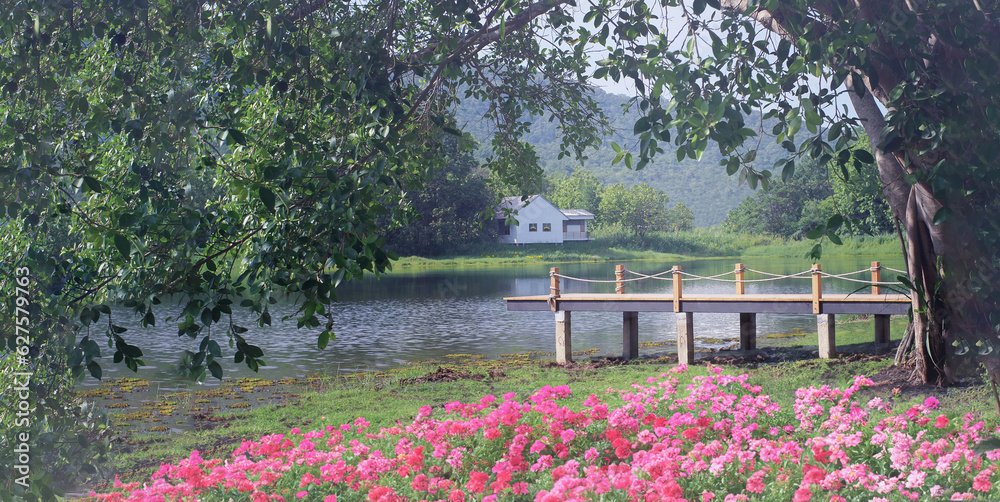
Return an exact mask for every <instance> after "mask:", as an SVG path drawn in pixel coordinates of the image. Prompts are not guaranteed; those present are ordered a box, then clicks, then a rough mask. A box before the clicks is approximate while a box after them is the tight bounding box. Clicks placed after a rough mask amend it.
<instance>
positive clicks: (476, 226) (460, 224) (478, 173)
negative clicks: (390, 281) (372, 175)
mask: <svg viewBox="0 0 1000 502" xmlns="http://www.w3.org/2000/svg"><path fill="white" fill-rule="evenodd" d="M448 148H449V154H448V159H447V162H446V163H445V165H444V167H443V168H442V169H440V170H438V171H436V172H434V174H433V175H432V176H431V177H430V179H428V180H427V181H426V182H425V183H424V186H423V187H421V188H419V189H417V190H414V191H411V192H409V193H407V195H406V201H407V203H408V204H409V205H410V208H411V209H412V210H413V211H414V212H415V213H416V215H417V216H416V218H415V219H413V220H412V221H410V222H409V223H407V224H405V225H399V226H398V227H397V228H394V229H389V230H387V231H386V234H385V237H386V246H387V247H388V248H389V249H390V250H392V251H393V252H395V253H396V254H398V255H400V256H410V255H420V256H436V255H441V254H444V253H448V252H452V251H453V250H455V249H460V248H463V247H468V246H470V245H476V244H478V243H482V242H484V241H486V240H495V239H496V232H497V230H496V228H495V225H494V224H493V223H494V219H495V216H494V207H495V204H494V202H495V199H496V197H495V196H494V195H493V191H492V190H491V189H490V187H489V186H488V184H487V177H488V174H487V173H486V172H484V170H483V169H480V168H479V164H478V163H476V161H475V159H473V157H472V155H471V154H469V153H468V152H465V151H461V150H459V148H458V146H457V144H455V142H450V143H449V146H448Z"/></svg>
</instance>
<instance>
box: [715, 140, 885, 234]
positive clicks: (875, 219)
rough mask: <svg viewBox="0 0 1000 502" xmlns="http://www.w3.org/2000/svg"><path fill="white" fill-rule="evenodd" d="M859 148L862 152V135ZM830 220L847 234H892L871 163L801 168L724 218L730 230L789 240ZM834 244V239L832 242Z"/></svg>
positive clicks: (879, 184) (724, 225)
mask: <svg viewBox="0 0 1000 502" xmlns="http://www.w3.org/2000/svg"><path fill="white" fill-rule="evenodd" d="M861 138H862V139H861V140H860V141H859V143H858V148H859V149H867V148H868V145H867V138H866V137H865V136H864V133H861ZM834 215H841V216H842V217H844V218H845V226H844V232H843V233H846V234H865V233H867V234H886V233H889V232H893V231H894V230H895V226H894V225H893V219H892V213H891V211H890V210H889V205H888V204H887V203H886V202H885V198H884V197H883V196H882V193H881V183H880V182H879V179H878V173H877V172H876V171H875V169H874V168H872V166H871V164H864V163H860V162H859V163H854V164H851V165H838V164H837V163H836V162H832V161H831V162H830V163H829V165H828V166H825V167H824V166H817V165H815V164H811V165H806V166H805V167H804V168H800V169H796V170H795V172H794V174H793V175H792V176H791V178H790V179H788V180H782V181H773V182H771V184H770V187H769V189H768V190H762V191H760V192H758V193H757V194H756V195H754V196H753V197H748V198H746V199H744V200H743V202H741V203H740V205H739V206H737V207H736V208H735V209H733V210H732V211H730V212H729V214H728V215H727V216H726V221H725V222H724V223H723V227H724V228H726V229H729V230H732V231H741V232H749V233H771V234H775V235H781V236H783V237H789V238H793V239H798V238H802V237H804V236H805V235H807V234H808V233H809V232H810V231H813V230H815V229H817V228H820V227H823V226H825V225H826V224H827V223H828V222H829V221H830V218H832V217H833V216H834ZM833 238H834V239H839V237H833Z"/></svg>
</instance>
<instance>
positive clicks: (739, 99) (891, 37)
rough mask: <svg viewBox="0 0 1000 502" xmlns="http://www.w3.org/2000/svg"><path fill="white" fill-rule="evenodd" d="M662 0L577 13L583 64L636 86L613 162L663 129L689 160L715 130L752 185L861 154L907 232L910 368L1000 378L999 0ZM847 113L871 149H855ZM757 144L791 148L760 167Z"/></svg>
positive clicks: (934, 376) (662, 136) (832, 225)
mask: <svg viewBox="0 0 1000 502" xmlns="http://www.w3.org/2000/svg"><path fill="white" fill-rule="evenodd" d="M665 3H666V5H668V6H677V7H679V12H680V13H682V15H678V16H677V17H675V18H673V19H676V22H671V21H670V20H669V16H668V19H664V18H663V17H661V15H660V11H659V10H656V9H652V8H651V7H650V6H648V5H647V4H646V3H645V2H643V1H641V0H626V1H624V2H613V1H611V0H603V1H601V2H599V4H600V8H599V9H597V10H595V11H591V12H590V13H588V14H587V15H586V16H585V17H584V22H585V23H589V22H594V28H593V30H591V29H589V26H588V27H587V28H585V29H584V30H581V33H580V35H581V38H583V37H593V39H595V40H596V41H597V42H598V44H600V45H602V46H603V47H604V49H605V50H606V51H607V53H608V54H609V57H607V58H606V59H604V60H602V61H600V62H599V63H598V64H599V66H600V67H599V68H598V69H597V70H596V71H595V76H596V77H605V76H607V77H610V78H612V79H614V80H616V81H617V80H620V79H627V80H629V81H630V82H631V83H634V85H635V87H636V90H637V93H638V95H639V96H638V97H637V98H636V100H635V101H634V103H635V104H636V105H638V107H639V109H640V110H642V111H643V116H642V117H641V118H640V120H638V121H637V122H636V123H635V127H634V131H635V132H636V133H637V134H639V136H640V141H639V144H638V145H637V148H635V150H634V151H630V150H628V149H625V148H622V149H621V152H622V153H620V154H619V156H618V158H617V159H616V160H620V161H622V162H623V163H625V164H626V165H635V166H637V167H642V166H645V165H648V163H649V162H650V160H651V159H652V158H653V157H655V156H657V155H659V154H662V153H665V152H666V150H665V149H666V148H667V147H666V145H669V144H671V143H673V144H675V145H680V147H679V148H677V150H676V153H677V158H678V159H684V158H694V159H699V158H703V155H705V153H706V150H707V149H708V147H709V145H710V141H713V142H714V143H715V144H717V145H718V150H719V153H720V154H721V155H722V156H723V158H722V161H721V163H722V165H723V166H724V167H725V169H726V170H727V172H729V173H730V174H734V175H737V176H739V177H740V178H742V179H745V180H746V181H747V182H748V184H749V185H750V186H751V187H755V186H758V185H763V186H765V187H766V186H767V185H768V184H769V183H770V181H771V178H772V172H774V173H781V177H782V178H784V179H786V180H787V179H789V178H790V177H791V174H792V173H793V172H794V171H795V170H796V169H797V166H801V165H802V164H803V163H802V158H803V157H807V156H808V157H812V158H814V159H816V160H817V161H818V164H819V165H821V166H822V165H826V164H827V163H829V162H831V161H832V162H835V163H836V165H837V166H838V167H839V166H846V165H854V164H855V163H857V164H858V165H862V164H871V163H873V162H874V163H875V164H876V165H877V167H878V173H879V178H880V181H881V184H882V187H883V190H882V192H883V194H884V195H885V197H886V200H887V202H888V203H889V206H890V207H891V209H892V212H893V217H894V218H895V219H897V220H898V221H899V222H900V223H901V227H902V229H903V231H904V233H905V237H906V242H905V246H906V249H907V258H908V259H907V265H908V272H909V273H908V275H909V280H910V281H911V285H912V291H913V294H914V297H915V302H914V327H915V332H916V335H915V337H914V340H915V342H916V343H915V345H914V349H915V350H914V353H915V355H916V357H915V361H916V365H917V374H919V375H920V378H921V379H922V380H923V381H925V382H937V383H939V384H947V383H949V382H951V381H953V380H954V379H955V378H956V375H957V374H959V373H960V372H961V371H974V370H975V369H976V368H977V366H978V364H980V363H986V364H988V365H990V366H991V367H992V368H993V369H992V370H991V371H993V372H994V375H996V376H995V378H996V379H998V380H1000V358H998V357H997V354H998V353H1000V352H998V351H997V350H996V345H995V342H994V341H995V338H996V333H998V332H1000V286H998V285H1000V227H998V226H997V225H996V222H997V221H1000V206H998V205H997V200H1000V169H997V168H996V166H997V165H998V160H1000V71H998V69H1000V26H998V25H997V22H996V20H997V16H998V13H1000V4H998V2H997V1H995V0H986V1H983V0H957V1H950V2H913V1H910V0H892V1H884V0H880V1H875V0H856V1H842V0H766V1H759V2H758V1H753V0H696V1H692V2H683V1H681V0H676V1H667V2H665ZM709 7H712V8H709ZM605 19H612V20H614V22H615V23H616V25H615V29H614V31H613V32H612V31H610V30H606V29H604V27H603V26H602V22H603V21H604V20H605ZM585 26H586V25H585ZM848 101H849V102H850V104H851V105H852V108H853V111H852V110H851V109H850V108H848V106H846V102H848ZM842 105H843V106H842ZM751 113H758V114H760V116H762V120H763V121H765V122H766V121H769V120H773V121H774V122H773V126H772V127H769V128H761V127H757V126H756V125H755V124H753V123H751V122H750V121H748V120H747V118H746V117H747V116H748V115H750V114H751ZM859 127H863V128H864V130H865V132H866V133H867V134H868V136H869V138H870V140H871V144H872V150H873V152H874V155H872V153H869V152H868V151H865V150H861V149H857V148H855V146H854V145H855V140H856V139H857V134H856V133H855V128H859ZM762 144H779V145H781V146H782V147H784V148H785V149H786V150H787V151H788V153H789V155H788V156H787V158H783V159H780V160H779V161H778V162H777V163H775V164H774V165H773V166H761V165H759V164H758V163H757V162H756V160H757V155H758V154H759V152H760V148H759V147H760V145H762ZM613 146H614V145H613ZM817 209H821V208H817ZM843 226H844V217H843V216H842V215H834V216H832V217H831V218H830V219H829V220H827V222H826V223H825V224H823V225H821V226H819V227H817V228H816V229H814V231H813V232H812V233H811V234H810V235H811V236H813V237H817V238H823V237H824V236H825V237H828V238H829V239H831V240H834V239H835V238H836V237H835V236H836V235H837V234H838V233H839V232H840V231H841V229H842V228H843ZM820 250H821V248H820V247H819V245H817V247H816V251H817V253H816V254H819V251H820ZM956 356H961V357H956Z"/></svg>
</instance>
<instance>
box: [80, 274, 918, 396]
mask: <svg viewBox="0 0 1000 502" xmlns="http://www.w3.org/2000/svg"><path fill="white" fill-rule="evenodd" d="M734 263H735V260H733V259H724V260H696V261H682V262H670V263H663V262H633V263H629V264H628V265H629V269H631V270H635V271H637V272H641V273H646V274H654V273H658V272H662V271H664V270H667V269H669V268H670V267H671V266H673V265H681V266H682V267H683V269H684V271H685V272H691V273H695V274H699V275H703V276H707V275H715V274H718V273H722V272H727V271H731V270H732V269H733V265H734ZM745 264H746V266H747V267H748V268H753V269H757V270H763V271H767V272H771V273H777V274H789V273H794V272H799V271H802V270H805V269H808V268H809V264H808V262H806V261H805V260H803V259H773V258H749V259H746V260H745ZM869 264H870V260H867V259H864V258H853V257H848V258H843V257H841V258H831V259H827V260H824V262H823V270H824V271H826V272H829V273H844V272H851V271H854V270H859V269H866V268H867V267H868V266H869ZM883 264H884V265H887V266H889V267H893V268H902V259H901V258H898V259H895V260H889V261H886V262H884V263H883ZM559 267H560V272H561V273H562V274H565V275H569V276H574V277H583V278H589V279H613V278H614V263H582V264H581V263H573V264H561V265H559ZM548 270H549V265H530V266H502V267H468V268H463V267H457V268H442V269H434V270H417V271H406V270H404V271H397V272H394V273H392V274H390V275H388V276H386V277H383V278H382V279H378V280H376V279H369V280H365V281H362V282H359V283H352V284H348V285H346V286H345V287H342V288H340V289H339V293H338V294H339V301H338V302H337V303H336V304H334V306H333V309H332V310H333V313H334V322H335V327H334V329H335V332H336V337H337V338H336V340H335V341H331V342H330V344H329V346H328V347H327V348H326V350H319V349H317V348H316V338H317V335H318V334H319V332H320V330H305V329H301V330H300V329H296V327H295V320H294V318H292V319H290V320H289V321H288V322H285V323H282V322H280V319H281V317H282V316H284V315H291V314H293V313H294V311H295V309H294V307H293V306H292V305H291V303H288V304H283V305H282V304H279V305H275V306H273V307H275V308H274V309H273V310H272V315H273V318H274V325H273V326H271V327H266V328H256V327H254V328H252V329H251V331H250V332H248V333H247V335H249V336H247V337H246V338H247V340H248V341H250V342H251V343H254V344H256V345H259V346H260V347H261V348H263V349H264V352H265V355H264V359H265V360H266V361H267V363H268V365H267V366H264V367H262V368H261V369H260V372H259V374H254V373H253V372H251V371H250V370H249V369H248V368H247V367H246V365H245V364H243V363H240V364H234V363H233V362H232V354H233V352H234V351H233V349H230V348H229V347H228V346H227V345H226V344H225V343H224V340H225V336H224V335H222V338H221V339H220V338H216V339H217V340H219V343H220V345H222V346H223V356H224V357H225V359H226V363H225V364H224V368H225V373H226V377H227V378H230V377H232V378H240V377H244V376H259V377H264V378H271V379H278V378H284V377H302V376H305V375H309V374H317V373H327V374H337V373H341V372H356V371H366V370H385V369H390V368H393V367H396V366H399V365H402V364H405V363H407V362H411V361H426V360H441V359H442V358H444V357H445V356H447V355H449V354H480V355H485V356H487V357H490V358H496V357H498V356H500V355H501V354H508V353H514V352H525V351H543V352H549V353H551V352H552V351H553V350H554V324H553V316H552V314H551V313H549V312H507V310H506V303H505V302H504V301H503V298H504V297H506V296H522V295H537V294H548V288H549V278H548ZM894 276H895V274H886V275H885V276H884V277H894ZM754 277H758V276H753V277H752V276H750V275H748V277H747V278H748V279H750V278H754ZM666 278H667V279H669V275H668V276H666ZM730 278H731V276H730ZM883 280H888V279H883ZM809 288H810V283H809V281H808V280H795V279H789V280H782V281H775V282H766V283H758V284H748V285H747V288H746V290H747V291H746V292H747V293H767V292H770V293H782V292H787V293H804V292H808V291H809ZM856 289H857V287H856V285H852V284H850V283H844V282H841V281H830V280H825V281H824V291H826V292H851V291H854V290H856ZM613 290H614V286H613V285H611V284H587V283H581V282H574V281H571V282H569V283H568V284H567V283H564V287H563V291H564V292H567V293H584V292H594V293H599V292H612V291H613ZM671 290H672V285H671V282H670V281H669V280H668V281H652V280H647V281H642V282H639V283H629V284H628V285H627V286H626V291H627V292H649V293H651V292H670V291H671ZM733 290H734V287H733V285H732V284H724V283H717V282H707V281H699V282H686V283H685V284H684V291H685V292H690V293H709V292H731V291H733ZM181 307H182V306H179V305H169V304H164V305H161V306H160V310H159V312H158V315H157V318H158V321H159V322H158V323H157V324H158V325H157V326H156V327H155V328H149V329H143V328H140V327H139V326H138V318H133V317H132V315H131V313H130V311H129V310H128V309H118V311H117V312H115V315H116V320H115V322H116V324H121V325H123V326H125V327H127V328H129V331H128V332H127V333H125V336H126V339H127V340H129V341H130V342H131V343H133V344H135V345H138V346H140V347H141V348H142V349H143V351H144V352H145V353H146V354H147V355H146V356H145V357H144V359H145V361H146V363H147V366H146V367H144V368H140V370H139V374H138V376H139V377H141V378H143V379H146V380H150V381H151V382H154V383H155V384H156V385H157V386H158V387H159V388H161V389H163V390H168V389H169V388H172V387H178V388H180V387H186V385H185V381H184V380H182V379H181V378H179V377H178V376H176V374H175V371H174V368H175V367H176V365H177V362H178V361H179V359H180V355H181V354H182V353H183V351H184V350H185V349H187V350H192V351H197V349H198V345H199V343H200V341H201V340H200V338H199V339H197V340H191V339H189V338H187V337H178V336H177V334H176V333H177V331H176V322H170V323H167V322H164V321H162V319H164V318H165V317H167V316H175V317H176V316H177V314H178V313H179V312H180V310H181ZM235 315H237V314H234V316H235ZM237 317H239V316H237ZM815 320H816V319H815V317H814V316H811V315H799V316H796V315H760V316H758V320H757V330H758V345H760V346H766V345H767V342H768V339H767V338H766V336H767V335H773V334H786V333H793V332H798V331H805V332H811V333H815V331H816V328H815ZM236 322H237V324H240V325H243V326H247V327H251V326H254V324H253V321H252V320H251V319H250V318H249V317H248V316H245V317H242V318H241V319H236ZM675 338H676V321H675V317H674V314H673V313H640V315H639V340H640V342H666V345H665V346H662V347H656V348H655V349H640V353H643V352H644V351H646V350H655V351H656V352H658V353H662V352H674V351H675V346H674V340H675ZM738 339H739V316H738V314H696V315H695V347H696V350H706V349H719V348H724V347H726V346H731V345H732V344H733V343H734V342H735V341H737V340H738ZM573 349H574V350H578V351H580V350H587V349H597V351H598V353H599V354H603V355H620V354H621V314H618V313H599V312H575V313H574V315H573ZM108 355H110V353H109V354H108ZM102 366H104V374H105V376H106V377H110V378H118V377H124V376H136V375H134V374H133V373H132V372H131V371H129V370H128V369H126V368H124V367H123V366H121V365H115V364H112V363H111V360H110V357H105V358H104V360H103V361H102ZM216 384H217V383H216V381H215V380H214V379H212V378H209V379H208V381H207V382H206V385H209V386H211V385H216ZM81 385H82V386H94V385H96V382H94V381H93V380H92V379H87V380H85V381H84V383H83V384H81Z"/></svg>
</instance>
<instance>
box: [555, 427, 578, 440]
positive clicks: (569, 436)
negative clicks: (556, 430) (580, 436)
mask: <svg viewBox="0 0 1000 502" xmlns="http://www.w3.org/2000/svg"><path fill="white" fill-rule="evenodd" d="M575 437H576V432H575V431H574V430H573V429H566V430H564V431H562V433H561V434H559V438H560V439H562V442H563V443H569V442H570V441H573V438H575Z"/></svg>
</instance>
